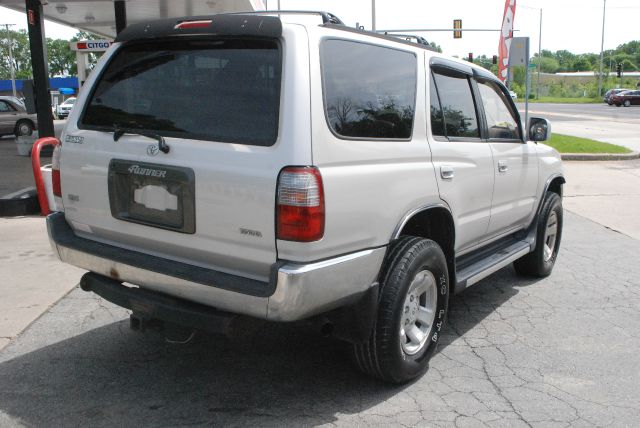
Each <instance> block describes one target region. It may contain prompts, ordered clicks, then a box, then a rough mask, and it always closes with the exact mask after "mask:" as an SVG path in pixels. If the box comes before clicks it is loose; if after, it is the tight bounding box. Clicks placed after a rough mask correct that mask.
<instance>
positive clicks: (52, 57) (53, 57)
mask: <svg viewBox="0 0 640 428" xmlns="http://www.w3.org/2000/svg"><path fill="white" fill-rule="evenodd" d="M9 36H10V37H9ZM99 38H100V36H97V35H95V34H91V33H87V32H84V31H81V32H79V33H77V34H76V35H75V36H74V37H73V38H72V39H71V41H77V40H95V39H99ZM9 39H11V41H12V45H11V47H12V51H13V65H14V69H15V71H16V79H31V78H32V68H31V50H30V48H29V35H28V34H27V31H26V30H18V31H13V30H9V31H8V32H7V30H6V29H3V30H0V79H10V78H11V64H10V62H9ZM47 57H48V59H49V76H50V77H54V76H61V75H63V76H73V75H75V74H77V65H76V55H75V53H74V52H73V51H72V50H71V48H70V47H69V40H62V39H49V38H47ZM99 58H100V53H97V54H96V53H92V54H90V55H89V64H90V67H91V68H93V66H94V65H95V64H96V63H97V62H98V59H99Z"/></svg>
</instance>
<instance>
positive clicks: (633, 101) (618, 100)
mask: <svg viewBox="0 0 640 428" xmlns="http://www.w3.org/2000/svg"><path fill="white" fill-rule="evenodd" d="M611 102H612V103H613V104H615V105H616V106H618V107H620V106H625V107H629V106H632V105H636V106H637V105H640V90H637V91H624V92H619V93H617V94H615V95H613V96H611Z"/></svg>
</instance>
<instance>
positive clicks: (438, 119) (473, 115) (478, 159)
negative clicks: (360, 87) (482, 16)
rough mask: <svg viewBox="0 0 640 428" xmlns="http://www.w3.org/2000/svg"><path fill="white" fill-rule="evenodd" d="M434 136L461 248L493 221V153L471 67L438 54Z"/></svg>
mask: <svg viewBox="0 0 640 428" xmlns="http://www.w3.org/2000/svg"><path fill="white" fill-rule="evenodd" d="M431 69H432V75H431V85H430V100H431V131H432V135H431V137H432V139H431V140H430V141H429V145H430V147H431V153H432V158H433V164H434V167H435V173H436V179H437V182H438V188H439V192H440V197H441V198H442V199H443V200H444V201H445V202H446V203H447V204H448V205H449V207H450V208H451V212H452V213H453V216H454V221H455V222H456V246H455V247H456V251H457V252H462V251H465V250H469V249H471V248H472V247H473V246H474V245H476V244H477V243H478V242H479V240H480V239H481V238H482V237H484V235H485V234H486V232H487V227H488V226H489V217H490V212H491V196H492V193H493V182H494V174H493V158H492V155H491V148H490V147H489V144H487V143H486V142H485V141H483V140H482V139H481V134H480V121H479V120H478V112H477V111H476V107H475V102H474V94H473V91H472V86H471V84H472V77H471V74H470V72H471V69H470V68H469V67H464V68H462V67H461V66H459V65H458V64H457V63H451V64H448V63H447V62H445V61H444V60H438V64H433V63H432V66H431Z"/></svg>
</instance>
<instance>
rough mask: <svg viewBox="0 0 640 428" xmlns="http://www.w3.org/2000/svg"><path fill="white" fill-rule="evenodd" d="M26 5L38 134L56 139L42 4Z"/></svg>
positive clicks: (31, 2)
mask: <svg viewBox="0 0 640 428" xmlns="http://www.w3.org/2000/svg"><path fill="white" fill-rule="evenodd" d="M25 4H26V9H27V24H28V25H27V27H28V28H29V47H30V48H31V66H32V68H33V84H34V87H35V90H34V94H35V99H36V100H35V101H36V113H37V115H38V132H39V136H40V138H42V137H54V136H55V135H54V129H53V115H52V113H51V91H50V90H49V70H48V66H47V63H48V59H47V45H46V42H45V38H44V14H43V13H42V3H41V2H40V0H25Z"/></svg>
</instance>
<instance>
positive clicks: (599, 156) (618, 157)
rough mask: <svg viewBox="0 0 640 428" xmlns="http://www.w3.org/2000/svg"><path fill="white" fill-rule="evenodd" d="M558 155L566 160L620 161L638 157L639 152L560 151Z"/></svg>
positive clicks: (639, 155) (639, 156)
mask: <svg viewBox="0 0 640 428" xmlns="http://www.w3.org/2000/svg"><path fill="white" fill-rule="evenodd" d="M560 156H561V157H562V160H568V161H622V160H632V159H639V158H640V153H638V152H631V153H562V154H561V155H560Z"/></svg>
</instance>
